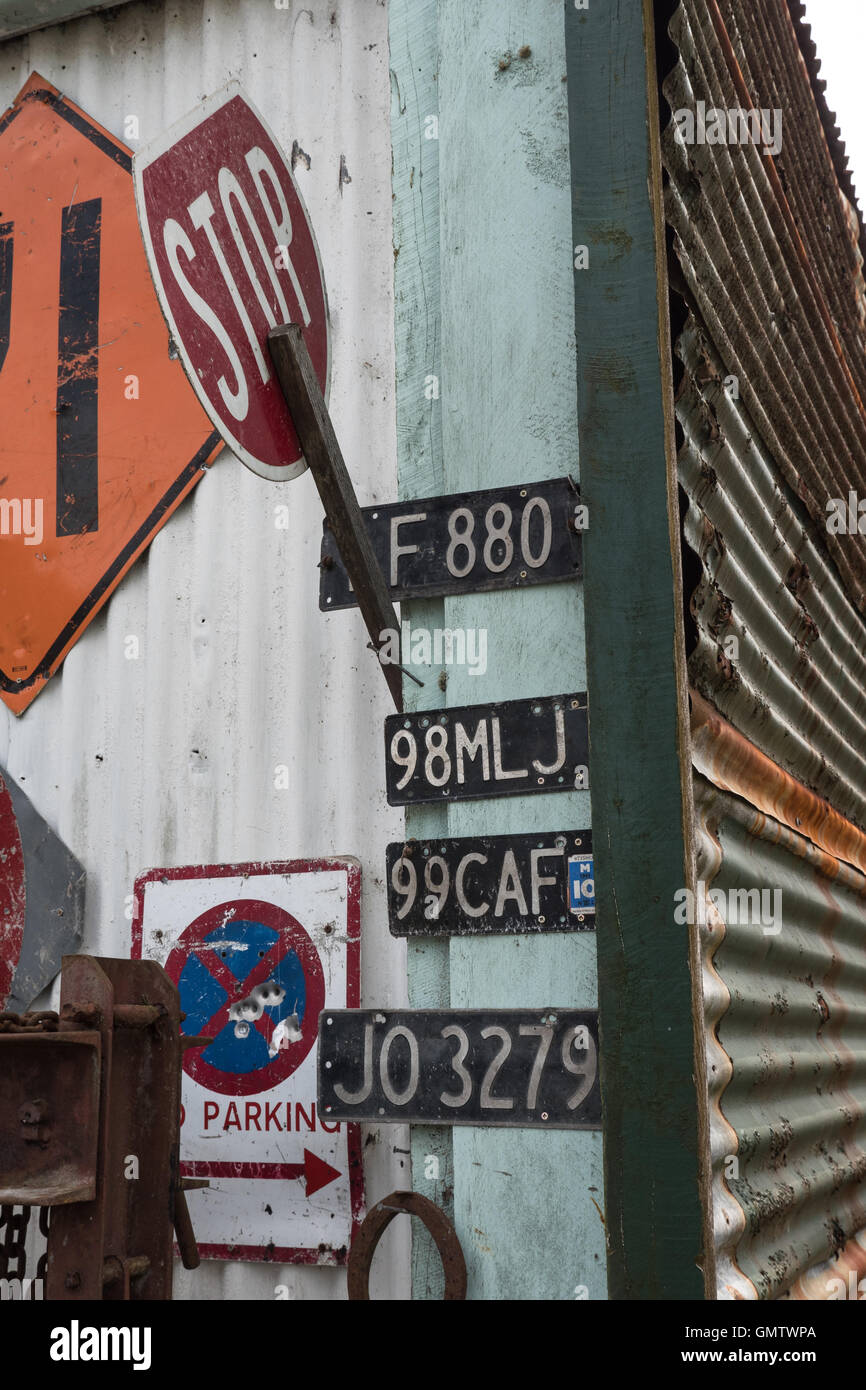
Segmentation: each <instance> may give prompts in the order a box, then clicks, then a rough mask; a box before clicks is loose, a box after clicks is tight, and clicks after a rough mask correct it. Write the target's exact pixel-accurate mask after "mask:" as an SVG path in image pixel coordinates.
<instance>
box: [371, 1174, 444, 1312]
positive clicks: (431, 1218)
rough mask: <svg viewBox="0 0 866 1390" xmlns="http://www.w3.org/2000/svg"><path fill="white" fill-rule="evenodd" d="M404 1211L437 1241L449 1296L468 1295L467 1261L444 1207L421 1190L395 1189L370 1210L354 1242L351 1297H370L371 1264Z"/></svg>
mask: <svg viewBox="0 0 866 1390" xmlns="http://www.w3.org/2000/svg"><path fill="white" fill-rule="evenodd" d="M401 1212H405V1213H406V1215H407V1216H417V1217H418V1218H419V1219H420V1220H421V1221H422V1222H423V1223H424V1225H425V1226H426V1227H427V1230H428V1231H429V1232H430V1234H431V1236H432V1237H433V1239H434V1241H435V1242H436V1249H437V1250H438V1251H439V1258H440V1259H441V1261H442V1269H443V1270H444V1272H445V1298H446V1299H464V1298H465V1297H466V1261H465V1260H464V1258H463V1250H462V1249H461V1246H460V1241H459V1240H458V1239H457V1232H456V1231H455V1229H454V1227H453V1226H452V1225H451V1222H450V1221H449V1220H448V1217H447V1216H446V1215H445V1213H444V1211H442V1210H441V1208H440V1207H437V1205H436V1203H435V1202H431V1201H430V1200H429V1198H427V1197H422V1196H421V1193H420V1192H392V1193H391V1194H390V1195H389V1196H388V1197H383V1198H382V1201H381V1202H377V1203H376V1205H375V1206H374V1207H373V1208H372V1210H371V1211H369V1212H368V1213H367V1215H366V1216H365V1218H364V1220H363V1221H362V1222H361V1225H360V1228H359V1230H358V1234H357V1235H356V1237H355V1239H354V1240H353V1242H352V1248H351V1250H350V1251H349V1264H348V1284H349V1298H350V1300H359V1299H360V1300H369V1297H370V1266H371V1264H372V1263H373V1256H374V1254H375V1253H376V1246H377V1245H378V1244H379V1241H380V1240H381V1239H382V1236H383V1235H384V1233H385V1231H386V1230H387V1228H388V1227H389V1226H390V1224H391V1222H392V1221H393V1220H394V1217H395V1216H399V1215H400V1214H401Z"/></svg>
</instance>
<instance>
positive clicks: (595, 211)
mask: <svg viewBox="0 0 866 1390" xmlns="http://www.w3.org/2000/svg"><path fill="white" fill-rule="evenodd" d="M565 14H566V45H567V54H568V79H569V81H568V85H569V94H570V96H569V120H570V131H571V141H570V144H571V166H572V184H573V233H574V244H575V246H576V247H577V246H586V247H587V249H588V253H589V265H588V267H587V268H585V269H579V268H576V269H575V275H574V281H575V305H576V319H575V322H576V332H577V340H578V344H579V351H578V376H577V381H578V410H579V416H580V448H581V465H582V468H581V473H582V500H583V501H585V502H586V503H587V505H588V507H589V532H588V535H587V537H586V542H585V547H584V556H585V571H586V580H585V592H586V612H587V643H588V648H589V653H590V664H589V737H590V781H591V786H592V801H593V823H594V837H593V843H594V848H595V868H596V906H597V913H598V922H599V930H598V962H599V994H600V1021H601V1048H600V1056H601V1074H602V1097H603V1105H604V1125H605V1178H606V1195H607V1217H608V1228H609V1231H610V1257H609V1279H610V1296H611V1298H627V1299H636V1298H666V1299H694V1298H701V1297H702V1292H703V1285H702V1279H701V1274H700V1271H699V1269H698V1267H697V1261H698V1259H699V1258H700V1250H701V1205H700V1200H699V1163H698V1156H697V1155H698V1113H697V1097H696V1087H695V1082H694V1079H693V1075H694V1073H695V1072H696V1064H695V1058H694V1035H693V1025H692V1007H693V1006H692V998H691V976H690V970H689V941H688V936H687V931H688V929H687V928H685V927H680V928H677V927H676V926H675V925H674V921H673V910H674V896H673V895H674V892H675V890H676V889H677V888H678V887H680V886H682V885H684V884H686V883H688V882H689V876H687V874H686V869H685V867H684V865H685V864H686V863H689V862H690V860H691V853H690V846H689V830H688V827H689V825H690V824H691V823H692V820H691V814H690V809H689V788H690V782H689V776H690V769H689V764H688V759H687V755H686V753H685V752H684V743H685V736H684V732H683V727H682V721H683V719H684V717H685V714H686V710H687V704H686V692H685V676H684V670H683V666H682V662H683V650H684V647H683V640H682V630H681V626H682V609H681V605H680V600H679V598H678V595H679V594H681V592H682V578H681V575H680V573H679V544H678V511H677V502H676V483H675V479H674V473H673V466H672V461H671V460H672V443H673V427H672V420H671V416H670V407H671V401H672V392H671V386H670V380H669V372H670V349H669V345H668V343H667V325H666V306H665V304H664V294H663V293H662V294H661V296H660V295H659V294H658V292H657V284H658V283H659V277H660V276H662V277H663V251H664V239H663V229H662V222H661V212H660V205H659V200H658V180H657V178H656V175H655V171H656V170H658V169H659V161H658V158H657V150H656V149H654V142H655V141H656V139H657V134H656V133H657V130H658V121H657V115H656V113H655V110H654V105H655V81H656V79H655V71H654V57H653V49H652V12H651V7H650V6H649V4H648V3H647V4H645V5H644V7H643V11H642V7H641V5H639V4H637V3H636V2H635V0H633V3H630V4H627V5H621V4H613V3H610V0H590V3H589V6H588V8H581V9H578V8H577V6H576V5H575V4H573V3H572V0H566V4H565ZM645 25H646V31H645ZM581 259H582V258H581V257H579V256H576V257H575V260H576V261H577V262H578V263H580V261H581ZM659 299H661V301H662V302H661V309H662V312H661V314H660V313H659ZM612 577H613V578H614V582H612ZM678 714H679V720H678ZM687 851H688V852H687ZM696 1007H697V1006H696ZM697 1071H698V1074H699V1068H698V1069H697Z"/></svg>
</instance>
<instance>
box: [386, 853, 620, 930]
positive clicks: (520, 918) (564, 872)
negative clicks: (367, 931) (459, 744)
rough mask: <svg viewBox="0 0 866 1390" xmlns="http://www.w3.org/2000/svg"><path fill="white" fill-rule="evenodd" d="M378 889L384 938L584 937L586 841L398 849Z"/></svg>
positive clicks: (588, 901) (589, 901) (589, 897)
mask: <svg viewBox="0 0 866 1390" xmlns="http://www.w3.org/2000/svg"><path fill="white" fill-rule="evenodd" d="M386 887H387V893H388V926H389V927H390V929H391V935H392V936H477V935H484V936H487V935H490V934H492V933H505V932H552V931H589V930H592V929H593V928H594V927H595V882H594V877H593V866H592V833H591V832H590V831H589V830H560V831H550V832H548V833H544V832H540V833H537V834H534V835H482V836H477V837H476V836H471V837H467V836H464V837H460V838H458V839H446V838H443V839H439V840H408V841H406V842H400V841H398V842H397V843H395V844H391V845H389V846H388V850H387V880H386Z"/></svg>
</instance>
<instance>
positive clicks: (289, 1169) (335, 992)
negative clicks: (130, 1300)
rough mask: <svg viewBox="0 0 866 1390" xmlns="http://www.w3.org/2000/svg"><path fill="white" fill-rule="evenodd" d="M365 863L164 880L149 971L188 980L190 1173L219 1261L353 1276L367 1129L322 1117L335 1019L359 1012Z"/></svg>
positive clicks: (146, 887)
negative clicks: (324, 1063) (154, 967)
mask: <svg viewBox="0 0 866 1390" xmlns="http://www.w3.org/2000/svg"><path fill="white" fill-rule="evenodd" d="M360 879H361V871H360V867H359V866H358V864H357V863H356V861H355V860H352V859H343V858H340V859H326V860H324V859H323V860H302V861H280V862H277V863H267V864H264V863H255V864H216V865H213V864H212V865H207V866H196V867H184V868H172V869H150V870H148V871H147V872H146V873H144V874H141V875H140V876H139V878H138V879H137V880H136V884H135V913H134V918H133V948H132V954H133V957H134V958H137V959H142V958H143V959H146V960H156V961H158V962H159V963H160V964H161V965H163V966H164V967H165V969H166V971H167V973H168V974H169V975H170V976H171V978H172V979H173V980H174V981H175V983H176V985H177V987H178V991H179V993H180V1000H181V1009H182V1010H183V1011H184V1012H185V1014H186V1019H185V1021H184V1024H183V1029H184V1032H185V1033H186V1034H188V1035H189V1036H196V1035H202V1034H204V1035H207V1036H208V1037H210V1038H212V1039H213V1041H212V1042H211V1043H210V1045H209V1046H208V1047H205V1048H200V1049H199V1048H191V1049H189V1050H188V1051H187V1052H186V1054H185V1057H184V1077H183V1113H182V1125H181V1165H180V1170H181V1173H182V1174H183V1175H184V1176H188V1177H205V1178H208V1180H209V1182H210V1187H209V1188H207V1189H202V1190H200V1191H194V1192H191V1193H190V1194H189V1198H188V1200H189V1201H190V1209H191V1214H192V1218H193V1224H194V1226H195V1229H196V1235H197V1237H198V1243H199V1249H200V1251H201V1253H202V1255H203V1256H204V1257H205V1258H210V1259H235V1260H273V1261H277V1262H295V1263H310V1264H341V1263H344V1262H345V1259H346V1256H347V1252H348V1248H349V1245H350V1244H351V1239H352V1233H353V1227H354V1224H356V1223H357V1221H358V1219H359V1217H360V1213H361V1210H362V1205H363V1183H362V1171H361V1154H360V1140H359V1135H358V1128H357V1126H356V1125H352V1124H345V1123H341V1124H336V1123H330V1122H327V1121H326V1122H325V1123H323V1122H322V1118H321V1117H320V1116H319V1114H318V1113H317V1103H316V1038H317V1029H318V1019H319V1014H320V1012H321V1010H322V1009H323V1008H324V1007H325V1006H326V1005H327V1006H328V1007H330V1008H347V1007H348V1008H356V1007H357V1006H358V1003H359V978H360V977H359V947H360Z"/></svg>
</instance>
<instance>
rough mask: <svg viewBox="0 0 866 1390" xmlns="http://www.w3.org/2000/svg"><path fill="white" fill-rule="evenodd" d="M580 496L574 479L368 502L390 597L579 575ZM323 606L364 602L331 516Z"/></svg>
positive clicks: (426, 595) (367, 510) (514, 586)
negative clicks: (377, 503)
mask: <svg viewBox="0 0 866 1390" xmlns="http://www.w3.org/2000/svg"><path fill="white" fill-rule="evenodd" d="M579 507H580V498H579V495H578V492H577V489H576V487H575V485H574V484H573V483H572V482H571V481H570V479H568V478H554V479H553V480H552V481H550V482H546V483H526V484H525V485H524V486H518V487H505V488H492V489H487V490H485V491H483V492H465V493H460V494H458V495H456V496H452V497H424V498H421V499H419V500H417V501H414V502H390V503H387V504H384V505H380V506H376V507H362V509H361V515H362V516H363V518H364V522H365V525H366V527H367V530H368V532H369V535H370V540H371V541H372V543H373V550H374V552H375V554H376V558H377V559H378V561H379V564H380V565H381V567H382V570H383V572H384V575H385V578H386V580H387V581H388V584H389V586H390V590H391V597H392V598H394V599H401V598H422V597H424V598H432V597H435V596H436V595H440V596H441V595H445V594H474V593H480V592H482V591H483V590H486V589H518V588H523V587H525V586H526V585H528V584H551V583H555V582H556V581H558V580H563V579H575V578H579V576H580V573H581V537H580V529H579V528H578V522H577V519H576V514H575V513H576V508H579ZM320 573H321V580H320V582H319V607H320V608H321V610H322V611H323V612H330V611H331V610H332V609H335V608H351V607H352V606H353V605H354V604H355V603H357V599H356V597H355V595H354V593H353V592H352V588H351V586H350V584H349V577H348V575H347V573H346V569H345V566H344V565H343V562H342V559H341V558H340V551H339V548H338V546H337V541H336V538H335V537H334V535H333V532H332V531H331V529H330V527H329V526H328V523H327V521H326V522H325V525H324V533H323V536H322V558H321V563H320Z"/></svg>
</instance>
